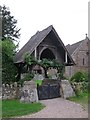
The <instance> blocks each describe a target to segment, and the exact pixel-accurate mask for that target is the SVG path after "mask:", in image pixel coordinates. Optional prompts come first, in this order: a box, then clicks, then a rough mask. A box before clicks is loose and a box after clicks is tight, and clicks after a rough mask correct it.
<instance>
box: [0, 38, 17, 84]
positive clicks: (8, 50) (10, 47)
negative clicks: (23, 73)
mask: <svg viewBox="0 0 90 120" xmlns="http://www.w3.org/2000/svg"><path fill="white" fill-rule="evenodd" d="M1 44H2V82H3V83H10V82H15V81H17V80H16V77H15V76H16V75H17V68H16V66H15V65H14V63H13V55H14V54H15V48H16V47H15V45H14V43H13V42H12V41H10V40H8V39H7V40H4V41H0V47H1Z"/></svg>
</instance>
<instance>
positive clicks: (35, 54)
mask: <svg viewBox="0 0 90 120" xmlns="http://www.w3.org/2000/svg"><path fill="white" fill-rule="evenodd" d="M35 60H37V48H35Z"/></svg>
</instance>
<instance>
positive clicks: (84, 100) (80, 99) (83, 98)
mask: <svg viewBox="0 0 90 120" xmlns="http://www.w3.org/2000/svg"><path fill="white" fill-rule="evenodd" d="M68 99H69V100H71V101H74V102H77V103H79V104H81V105H82V106H83V108H84V109H86V110H88V93H81V94H79V95H78V96H74V97H70V98H68Z"/></svg>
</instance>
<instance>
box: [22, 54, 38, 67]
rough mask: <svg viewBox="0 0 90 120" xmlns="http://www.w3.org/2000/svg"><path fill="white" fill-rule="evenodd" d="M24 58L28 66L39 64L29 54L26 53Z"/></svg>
mask: <svg viewBox="0 0 90 120" xmlns="http://www.w3.org/2000/svg"><path fill="white" fill-rule="evenodd" d="M23 58H24V61H25V62H26V64H28V65H32V64H36V63H37V61H36V60H35V59H34V58H33V57H32V56H30V54H29V53H25V54H24V56H23Z"/></svg>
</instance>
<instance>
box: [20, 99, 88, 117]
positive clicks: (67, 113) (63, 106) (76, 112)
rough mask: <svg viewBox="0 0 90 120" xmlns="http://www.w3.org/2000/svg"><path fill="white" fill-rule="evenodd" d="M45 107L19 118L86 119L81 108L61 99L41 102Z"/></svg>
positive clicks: (85, 114) (85, 113)
mask: <svg viewBox="0 0 90 120" xmlns="http://www.w3.org/2000/svg"><path fill="white" fill-rule="evenodd" d="M40 102H41V103H43V104H44V105H45V106H46V107H45V108H44V109H42V110H41V111H39V112H37V113H35V114H32V115H26V116H22V117H20V118H88V112H86V111H85V110H83V109H82V106H81V105H79V104H77V103H74V102H71V101H69V100H65V99H62V98H56V99H49V100H41V101H40Z"/></svg>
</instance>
